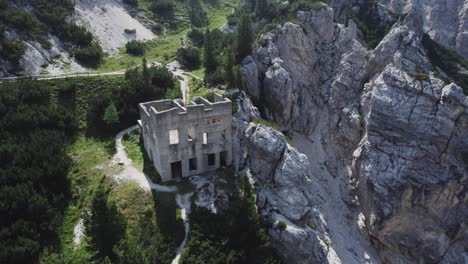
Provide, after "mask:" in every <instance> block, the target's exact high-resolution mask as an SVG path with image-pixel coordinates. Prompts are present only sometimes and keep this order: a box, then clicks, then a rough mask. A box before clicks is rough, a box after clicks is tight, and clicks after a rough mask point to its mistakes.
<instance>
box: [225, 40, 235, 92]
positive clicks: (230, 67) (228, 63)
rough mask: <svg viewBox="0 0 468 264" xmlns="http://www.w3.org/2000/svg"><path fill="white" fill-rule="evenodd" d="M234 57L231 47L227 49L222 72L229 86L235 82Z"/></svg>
mask: <svg viewBox="0 0 468 264" xmlns="http://www.w3.org/2000/svg"><path fill="white" fill-rule="evenodd" d="M235 60H236V59H235V57H234V52H233V51H232V49H229V51H228V53H227V55H226V58H225V63H224V74H225V79H226V82H227V83H228V85H229V86H231V87H232V86H234V85H235V83H236V77H235V74H234V63H235Z"/></svg>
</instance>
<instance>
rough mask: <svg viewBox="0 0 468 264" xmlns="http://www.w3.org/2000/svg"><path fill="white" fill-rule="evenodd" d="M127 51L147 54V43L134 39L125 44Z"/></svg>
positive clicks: (137, 54)
mask: <svg viewBox="0 0 468 264" xmlns="http://www.w3.org/2000/svg"><path fill="white" fill-rule="evenodd" d="M125 48H126V52H127V53H128V54H132V55H135V56H142V55H143V54H145V44H144V43H143V42H141V41H138V40H132V41H130V42H128V43H127V44H125Z"/></svg>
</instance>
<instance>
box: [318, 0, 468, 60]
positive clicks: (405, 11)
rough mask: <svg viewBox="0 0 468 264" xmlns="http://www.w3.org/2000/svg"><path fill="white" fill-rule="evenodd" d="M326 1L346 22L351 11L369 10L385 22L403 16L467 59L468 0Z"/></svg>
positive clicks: (407, 21)
mask: <svg viewBox="0 0 468 264" xmlns="http://www.w3.org/2000/svg"><path fill="white" fill-rule="evenodd" d="M324 2H327V3H329V4H330V6H332V7H333V8H334V9H335V10H337V17H338V19H339V20H341V22H345V19H346V17H348V15H349V12H359V11H363V9H369V8H370V7H371V12H376V13H377V15H378V16H379V17H380V18H381V21H382V22H383V23H386V22H388V21H390V20H392V18H397V17H400V19H402V20H405V22H406V23H408V24H411V26H412V28H413V29H414V30H416V31H420V32H426V33H428V34H429V35H430V36H431V38H432V39H434V40H435V41H437V42H438V43H440V44H442V45H443V46H445V47H447V48H451V49H454V50H456V51H457V52H458V53H459V54H461V55H462V56H464V57H465V58H467V59H468V1H467V0H450V1H440V0H419V1H415V0H379V1H363V0H352V1H348V0H326V1H324ZM374 5H375V6H374ZM372 9H374V10H372ZM366 12H367V10H366ZM363 14H365V13H363Z"/></svg>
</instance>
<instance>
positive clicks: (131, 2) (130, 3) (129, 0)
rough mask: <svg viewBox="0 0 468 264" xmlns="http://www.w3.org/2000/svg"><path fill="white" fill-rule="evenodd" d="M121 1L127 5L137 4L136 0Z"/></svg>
mask: <svg viewBox="0 0 468 264" xmlns="http://www.w3.org/2000/svg"><path fill="white" fill-rule="evenodd" d="M123 2H124V3H126V4H127V5H132V6H136V5H138V0H123Z"/></svg>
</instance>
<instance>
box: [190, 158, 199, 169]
mask: <svg viewBox="0 0 468 264" xmlns="http://www.w3.org/2000/svg"><path fill="white" fill-rule="evenodd" d="M189 169H190V170H191V171H194V170H197V158H191V159H189Z"/></svg>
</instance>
